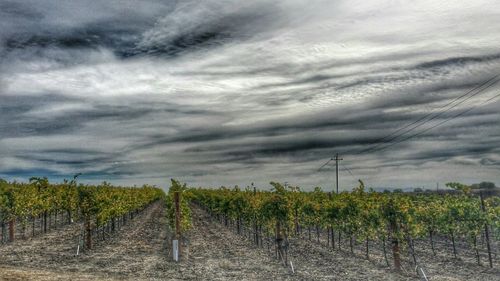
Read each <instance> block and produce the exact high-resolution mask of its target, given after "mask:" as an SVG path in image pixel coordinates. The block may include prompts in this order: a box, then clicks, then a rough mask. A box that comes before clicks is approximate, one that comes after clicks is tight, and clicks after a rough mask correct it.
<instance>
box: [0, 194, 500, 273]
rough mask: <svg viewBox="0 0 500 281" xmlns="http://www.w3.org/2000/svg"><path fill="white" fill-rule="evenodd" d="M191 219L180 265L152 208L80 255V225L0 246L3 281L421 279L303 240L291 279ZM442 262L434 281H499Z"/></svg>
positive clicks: (200, 216) (225, 231)
mask: <svg viewBox="0 0 500 281" xmlns="http://www.w3.org/2000/svg"><path fill="white" fill-rule="evenodd" d="M193 216H194V217H193V224H194V228H193V230H192V231H191V232H190V234H189V245H188V247H185V250H186V253H185V255H184V257H183V259H182V261H181V262H180V263H175V262H173V261H172V260H171V258H170V256H171V252H170V245H169V243H168V242H167V241H169V233H168V231H167V225H166V220H165V215H164V209H163V206H162V205H160V204H155V205H153V206H151V207H150V208H149V209H147V210H146V211H145V212H143V213H142V214H141V215H139V216H138V217H136V218H135V219H134V221H133V222H132V223H130V224H128V225H125V226H124V227H123V228H122V229H121V230H120V232H119V233H118V234H117V235H115V236H114V237H112V238H110V239H107V240H106V241H104V242H99V243H98V244H97V245H96V247H95V248H94V249H93V250H92V251H89V252H87V253H82V254H80V255H79V256H76V255H75V254H76V245H77V239H76V237H77V235H78V233H79V231H80V228H81V225H80V224H73V225H67V226H64V227H61V228H60V229H57V230H54V231H52V232H50V233H47V234H44V235H41V236H38V237H35V238H32V239H29V240H23V241H16V242H14V243H11V244H6V245H2V246H0V280H419V278H418V277H417V276H416V275H415V274H413V273H408V274H406V273H403V274H398V273H395V272H393V271H392V270H390V269H388V268H387V267H386V266H385V264H384V263H383V262H381V259H380V257H379V256H377V254H376V253H374V256H373V258H372V259H371V260H370V261H368V260H366V259H364V258H362V256H361V255H358V254H356V255H352V254H350V253H348V252H347V248H346V249H345V250H346V251H338V250H336V251H332V250H331V249H329V248H328V247H325V245H319V244H316V243H311V242H309V241H307V240H302V239H295V240H291V241H290V251H289V259H290V260H291V261H292V263H293V266H294V269H295V273H292V271H291V268H290V266H288V267H284V266H283V265H282V264H281V263H279V261H278V260H276V259H275V258H274V255H273V253H272V250H271V251H269V250H268V249H267V247H264V248H259V247H256V246H255V245H253V243H252V242H251V241H250V240H249V239H247V238H245V237H244V236H242V235H237V234H236V233H235V231H234V228H226V227H224V226H223V225H222V224H220V223H218V222H216V221H214V220H213V219H212V218H210V217H209V216H208V215H207V214H206V213H205V212H204V211H202V210H201V209H198V208H195V209H194V210H193ZM443 259H446V258H443ZM437 261H438V263H437V265H436V267H433V268H432V270H431V269H429V271H432V273H434V270H435V269H436V271H438V270H437V269H438V268H441V269H442V270H441V271H442V272H441V273H440V275H436V274H434V276H432V275H431V278H430V279H429V280H500V275H497V273H498V270H496V269H494V270H489V269H487V268H486V267H479V266H477V265H476V266H473V265H470V264H469V263H467V262H462V261H451V262H450V261H448V262H445V261H444V260H441V259H437ZM439 261H441V263H439ZM457 263H458V265H457ZM461 263H463V264H464V265H462V264H461ZM434 268H435V269H434ZM480 270H482V271H483V272H480ZM461 274H462V275H461ZM474 275H475V276H476V277H474ZM462 277H463V278H462ZM471 277H472V279H471Z"/></svg>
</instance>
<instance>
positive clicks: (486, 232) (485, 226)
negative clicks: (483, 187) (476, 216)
mask: <svg viewBox="0 0 500 281" xmlns="http://www.w3.org/2000/svg"><path fill="white" fill-rule="evenodd" d="M479 197H480V198H481V210H482V211H483V212H484V213H486V207H485V206H484V198H483V193H482V192H480V193H479ZM484 234H485V235H486V247H487V249H488V260H489V262H490V267H491V268H493V260H492V259H491V245H490V233H489V230H488V222H486V223H485V224H484Z"/></svg>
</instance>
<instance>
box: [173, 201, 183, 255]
mask: <svg viewBox="0 0 500 281" xmlns="http://www.w3.org/2000/svg"><path fill="white" fill-rule="evenodd" d="M174 205H175V240H174V241H173V244H172V246H173V251H172V252H173V255H174V256H173V258H174V260H175V261H177V262H178V261H179V260H180V256H181V243H180V242H181V238H182V236H181V206H180V194H179V192H175V193H174Z"/></svg>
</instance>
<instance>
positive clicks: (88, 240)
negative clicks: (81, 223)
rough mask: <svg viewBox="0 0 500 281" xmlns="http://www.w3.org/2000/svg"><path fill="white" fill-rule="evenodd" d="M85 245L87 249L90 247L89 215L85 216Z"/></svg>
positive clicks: (90, 229) (90, 227) (90, 228)
mask: <svg viewBox="0 0 500 281" xmlns="http://www.w3.org/2000/svg"><path fill="white" fill-rule="evenodd" d="M85 247H86V248H87V249H88V250H90V249H92V225H91V222H90V217H85Z"/></svg>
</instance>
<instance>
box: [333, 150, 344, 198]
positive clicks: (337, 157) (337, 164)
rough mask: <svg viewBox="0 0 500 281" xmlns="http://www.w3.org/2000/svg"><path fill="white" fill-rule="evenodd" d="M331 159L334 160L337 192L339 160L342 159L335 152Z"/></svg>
mask: <svg viewBox="0 0 500 281" xmlns="http://www.w3.org/2000/svg"><path fill="white" fill-rule="evenodd" d="M333 160H335V180H336V183H337V184H336V186H337V194H339V161H340V160H344V159H342V158H339V154H338V153H336V154H335V158H333Z"/></svg>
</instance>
